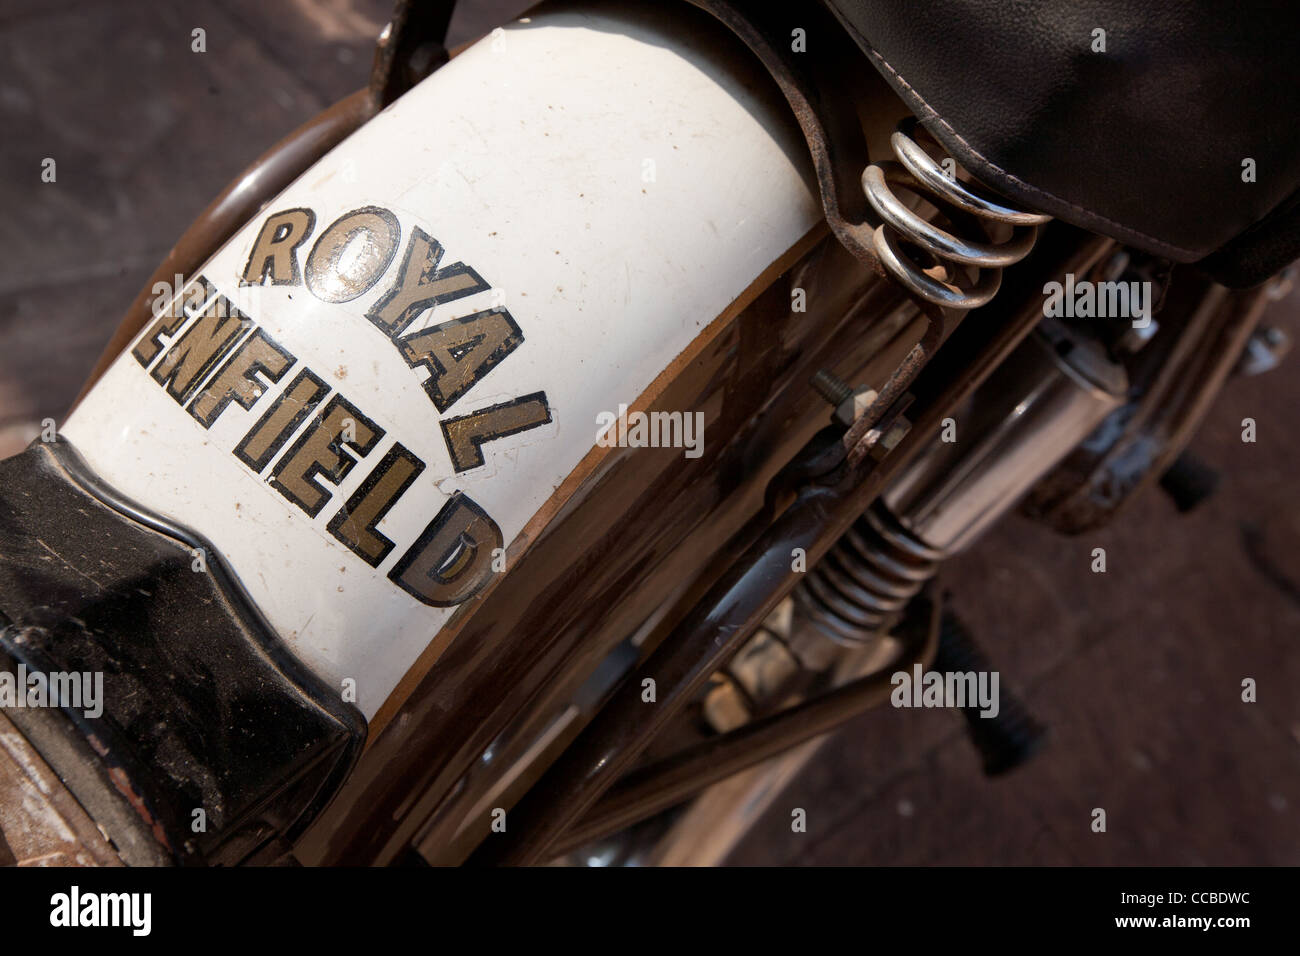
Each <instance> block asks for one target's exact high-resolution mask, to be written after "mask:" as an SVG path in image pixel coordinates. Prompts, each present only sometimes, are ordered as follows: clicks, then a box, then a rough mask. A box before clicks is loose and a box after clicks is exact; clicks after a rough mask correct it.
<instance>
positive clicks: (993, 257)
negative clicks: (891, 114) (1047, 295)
mask: <svg viewBox="0 0 1300 956" xmlns="http://www.w3.org/2000/svg"><path fill="white" fill-rule="evenodd" d="M917 129H918V124H917V122H916V119H915V117H909V118H908V119H905V120H903V121H902V122H901V123H899V124H898V128H897V129H896V130H895V131H894V133H893V135H892V136H891V137H890V145H891V146H892V147H893V150H894V155H895V156H897V157H898V162H892V161H885V162H880V163H873V164H872V165H870V166H868V167H867V168H866V169H865V170H863V172H862V189H863V191H864V192H865V193H866V196H867V201H868V202H869V203H870V204H871V207H872V208H873V209H874V210H875V211H876V213H877V215H879V216H880V218H881V219H883V220H884V222H883V223H882V224H881V225H879V226H877V227H876V229H875V232H874V233H873V234H872V246H873V248H874V250H875V253H876V255H877V256H878V257H879V258H880V262H881V264H882V265H883V266H884V267H885V269H886V270H887V271H888V272H889V273H890V274H891V275H893V276H894V277H895V278H896V279H898V281H899V282H901V283H902V284H903V285H904V286H905V287H906V288H907V289H908V290H910V291H911V292H913V293H915V294H916V295H918V296H920V297H921V298H922V299H925V300H926V301H927V302H933V303H935V304H936V305H940V306H946V307H949V308H954V309H963V310H965V309H973V308H976V307H977V306H981V305H983V304H984V303H986V302H988V301H989V300H990V299H991V298H993V296H994V295H996V294H997V291H998V287H999V286H1000V285H1001V283H1002V270H1003V269H1004V268H1006V267H1007V266H1009V265H1012V264H1013V263H1016V262H1019V261H1020V260H1021V259H1023V258H1024V257H1025V256H1026V255H1028V254H1029V250H1030V249H1031V248H1033V245H1034V240H1035V239H1036V238H1037V236H1038V228H1037V227H1038V226H1039V225H1041V224H1043V223H1045V222H1048V221H1050V220H1051V218H1052V217H1051V216H1045V215H1043V214H1041V213H1036V212H1030V211H1028V210H1024V209H1019V208H1017V207H1015V206H1012V205H1010V204H1009V203H1008V202H1007V201H1006V200H1005V199H1003V198H1001V197H1000V196H996V195H994V194H993V193H992V192H989V191H988V190H985V189H981V188H979V187H978V186H975V185H973V184H971V183H967V182H963V181H961V180H959V179H957V178H956V176H954V175H950V174H949V173H947V172H945V171H944V169H943V168H942V166H940V164H939V163H938V162H937V161H936V160H935V159H934V157H932V156H931V155H930V154H929V153H928V152H927V151H926V150H925V149H924V148H923V147H922V146H921V145H920V144H918V143H917V141H916V139H915V138H914V134H915V133H916V131H917ZM891 184H892V185H893V186H901V187H904V188H905V189H907V190H908V191H910V192H912V193H914V194H915V195H917V196H919V197H920V198H922V199H924V200H926V201H927V202H929V203H930V204H931V205H933V206H935V208H937V209H939V210H940V212H941V213H942V214H943V216H944V218H946V219H947V220H948V221H949V222H950V223H952V225H953V227H954V228H956V227H959V226H961V227H964V226H966V225H969V226H971V228H972V229H974V230H977V231H978V232H979V233H981V234H982V235H981V238H980V239H968V238H964V237H962V236H959V235H956V234H955V233H953V232H949V231H946V230H944V229H942V228H940V227H939V226H936V225H935V224H934V223H933V222H930V221H929V220H927V219H925V218H923V217H922V216H920V215H918V214H917V213H916V212H914V211H913V210H912V209H911V208H910V207H909V206H908V205H907V203H905V202H904V201H903V200H902V199H900V198H899V197H898V196H897V195H896V194H895V191H894V189H893V188H892V186H891ZM987 224H1004V225H1005V226H1010V227H1011V235H1010V238H1008V239H1006V240H1005V241H1001V242H999V241H994V239H993V238H992V235H991V234H990V229H989V226H988V225H987ZM1002 231H1003V232H1005V231H1006V230H1005V229H1003V230H1002ZM904 240H905V241H907V242H909V243H911V244H912V245H914V246H916V247H919V248H920V250H921V251H923V252H924V253H927V254H928V256H929V257H930V258H931V259H932V260H933V261H932V262H931V263H930V264H929V265H928V266H924V267H923V266H921V265H919V264H918V263H917V262H916V260H915V259H914V258H913V257H912V255H911V254H909V253H908V252H907V251H905V250H904V248H903V241H904ZM950 264H951V265H955V266H956V267H957V268H956V269H954V268H950ZM963 266H974V267H975V268H976V269H977V270H978V273H977V277H976V278H975V279H974V282H973V284H972V283H967V285H969V288H962V287H960V286H959V285H958V284H957V281H956V280H957V277H958V274H959V273H960V272H961V271H964V270H962V269H961V267H963ZM941 274H942V275H944V277H943V278H940V275H941Z"/></svg>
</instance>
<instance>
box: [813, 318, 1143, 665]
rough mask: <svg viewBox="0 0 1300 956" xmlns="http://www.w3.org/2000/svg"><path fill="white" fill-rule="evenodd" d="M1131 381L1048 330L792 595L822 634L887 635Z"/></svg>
mask: <svg viewBox="0 0 1300 956" xmlns="http://www.w3.org/2000/svg"><path fill="white" fill-rule="evenodd" d="M1127 390H1128V377H1127V375H1126V374H1125V372H1124V369H1123V367H1122V366H1120V365H1118V364H1116V363H1115V362H1113V361H1112V360H1111V359H1110V358H1109V357H1108V356H1107V354H1106V352H1105V350H1104V349H1103V348H1102V347H1101V346H1100V345H1099V344H1098V343H1097V342H1096V341H1095V340H1093V339H1090V338H1086V337H1084V336H1082V335H1079V334H1078V333H1077V332H1075V331H1073V330H1072V329H1070V328H1068V327H1067V326H1065V325H1063V324H1061V323H1059V322H1057V321H1055V320H1053V319H1044V320H1043V321H1042V322H1041V323H1040V324H1039V326H1038V328H1037V329H1035V330H1034V332H1033V333H1031V334H1030V335H1029V336H1028V337H1027V338H1026V339H1025V341H1024V342H1022V343H1021V344H1020V345H1019V346H1018V347H1017V348H1016V349H1015V351H1013V352H1012V353H1011V354H1010V355H1009V356H1008V357H1007V358H1006V360H1005V361H1004V362H1003V363H1002V364H1001V365H1000V366H998V368H997V369H996V370H995V371H994V373H993V374H992V375H990V376H989V378H988V379H987V380H986V381H985V382H984V383H983V384H982V385H981V386H980V387H979V388H978V389H976V391H975V393H974V395H972V396H971V398H970V403H969V405H968V406H966V407H965V408H964V409H963V410H961V411H959V412H958V413H957V414H956V416H955V419H954V427H955V430H956V434H955V436H954V437H955V441H943V440H941V437H940V436H936V437H935V440H934V441H933V443H932V444H931V445H930V446H929V447H927V448H926V449H925V450H924V451H922V452H921V453H920V454H918V455H917V456H916V457H915V458H914V459H913V460H912V461H910V462H909V463H908V464H906V465H905V466H904V467H903V469H902V471H901V472H900V473H899V474H898V475H897V476H896V477H895V478H894V480H893V481H892V482H891V483H890V485H889V487H888V488H886V489H885V493H884V494H883V495H882V496H881V497H880V498H879V499H878V500H877V501H876V502H875V504H873V505H872V506H871V508H870V509H868V511H867V512H866V514H864V515H863V516H862V517H861V518H860V519H858V521H857V522H856V523H855V524H854V526H853V527H852V529H850V531H849V532H848V533H847V534H845V535H844V537H842V538H841V539H840V540H839V541H838V542H836V544H835V546H834V547H833V548H832V549H831V550H830V551H829V552H828V553H827V554H826V556H825V557H823V558H822V560H821V561H819V562H818V563H817V564H816V565H815V566H813V567H812V568H810V569H809V570H808V572H807V574H806V575H805V576H804V579H803V580H802V581H801V582H800V584H799V586H798V587H797V588H796V589H795V592H794V595H795V602H796V607H797V608H799V609H800V611H801V613H802V614H804V615H806V616H807V617H808V618H809V619H811V622H812V623H813V624H814V625H815V626H816V627H817V629H818V630H820V631H821V632H822V633H823V634H825V635H826V636H828V637H830V638H831V639H832V640H836V641H839V642H846V641H847V642H861V641H864V640H868V639H870V638H871V637H873V636H874V635H875V634H877V633H879V632H881V631H882V630H883V629H885V628H886V627H887V626H888V625H889V624H890V623H891V622H892V619H893V618H894V616H895V615H896V614H897V613H898V612H900V611H902V609H903V607H904V606H905V605H906V604H907V602H908V601H909V600H910V599H911V598H912V596H913V595H915V594H916V592H917V591H919V590H920V589H921V588H922V586H924V584H925V582H926V581H928V580H929V579H930V577H931V576H932V575H933V574H934V573H935V572H936V571H937V570H938V567H939V563H940V562H941V561H942V560H943V559H944V558H946V557H948V556H949V555H952V554H955V553H956V552H958V551H961V550H963V549H964V548H966V547H967V546H968V545H969V544H971V543H972V542H973V541H974V540H975V539H976V538H977V537H979V535H980V534H982V533H983V532H984V531H985V530H986V529H987V528H989V527H990V526H991V525H992V524H993V523H994V522H996V521H997V520H998V519H999V518H1000V517H1002V515H1004V514H1005V513H1006V512H1007V511H1008V510H1010V509H1011V508H1012V507H1013V506H1014V505H1015V504H1016V502H1017V501H1018V500H1019V499H1020V498H1021V496H1022V495H1024V494H1025V492H1027V491H1028V490H1029V489H1030V488H1031V487H1032V486H1033V485H1034V484H1035V483H1036V482H1037V481H1038V479H1039V478H1041V477H1042V476H1043V475H1044V474H1046V473H1047V472H1048V471H1049V470H1050V469H1051V468H1052V467H1054V466H1055V465H1056V464H1057V462H1059V461H1060V460H1061V459H1063V458H1064V457H1065V456H1066V455H1067V454H1069V453H1070V451H1071V450H1072V449H1074V448H1075V446H1077V445H1078V444H1079V443H1080V442H1082V441H1083V440H1084V439H1086V438H1087V437H1088V435H1090V434H1091V433H1092V431H1093V430H1094V429H1095V428H1096V427H1097V426H1098V425H1099V424H1100V423H1101V422H1102V420H1103V419H1104V418H1105V417H1106V416H1107V415H1109V414H1110V413H1111V412H1112V411H1114V410H1115V409H1116V408H1118V407H1119V406H1120V405H1121V404H1122V403H1123V402H1124V399H1125V393H1126V392H1127Z"/></svg>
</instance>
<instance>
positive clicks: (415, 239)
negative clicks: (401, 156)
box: [132, 206, 551, 607]
mask: <svg viewBox="0 0 1300 956" xmlns="http://www.w3.org/2000/svg"><path fill="white" fill-rule="evenodd" d="M315 227H316V216H315V214H314V213H313V212H312V211H311V210H310V209H303V208H294V209H285V210H282V211H280V212H276V213H273V214H272V215H270V216H268V217H267V218H266V220H265V222H264V223H263V224H262V228H261V231H260V232H259V233H258V236H257V238H256V240H255V241H254V243H253V246H252V251H251V252H250V254H249V257H248V260H247V263H246V265H245V266H244V269H243V273H242V275H241V277H240V286H241V287H242V286H266V285H270V286H302V287H304V288H305V289H306V290H307V292H308V293H310V294H311V295H313V296H315V298H317V299H319V300H320V301H321V302H322V303H325V304H327V305H337V304H339V303H344V302H349V301H351V300H353V299H356V298H358V297H360V296H362V295H364V294H365V293H367V292H369V291H370V290H372V289H374V288H376V287H380V288H381V289H382V291H381V292H380V294H379V295H378V297H377V298H376V299H375V301H374V304H373V305H372V306H371V307H370V308H369V309H368V310H367V311H366V313H365V316H366V319H368V320H369V322H370V324H371V325H372V326H373V329H374V332H375V335H376V336H380V337H382V339H383V340H384V341H386V342H388V343H389V344H390V345H391V347H392V348H394V349H395V350H396V351H397V353H398V355H400V356H401V358H402V359H403V361H404V362H405V363H406V364H407V365H408V366H409V367H410V368H411V370H412V375H417V376H418V375H420V374H422V373H421V370H423V371H425V372H427V374H428V377H427V378H425V379H424V380H423V381H422V383H421V385H422V387H423V389H424V392H425V393H426V394H427V395H428V398H429V402H430V404H431V411H432V412H433V413H434V414H435V415H436V416H437V419H438V424H439V427H440V429H441V432H442V436H443V440H444V441H445V443H446V447H447V453H448V456H449V458H450V460H451V463H452V467H453V469H454V470H455V472H457V473H460V472H465V471H469V470H471V469H474V468H478V467H480V466H482V465H483V464H484V452H483V446H484V445H486V444H487V443H489V442H492V441H494V440H496V439H499V438H504V437H506V436H508V435H514V434H518V433H519V432H523V431H527V430H529V429H533V428H536V427H538V426H540V425H545V424H547V423H549V422H550V421H551V410H550V406H549V404H548V402H547V399H546V393H545V392H540V391H539V392H534V393H532V394H528V395H521V396H519V397H517V398H512V399H509V400H507V401H503V402H499V403H497V404H494V405H491V406H489V407H487V408H480V409H478V410H476V411H473V412H470V413H467V414H463V415H457V414H455V406H456V403H457V402H458V401H459V400H460V399H461V398H462V396H464V395H465V394H466V393H468V392H469V391H470V389H472V388H473V387H474V386H475V385H476V384H477V383H478V382H479V381H480V380H482V379H483V378H484V377H485V376H487V375H489V374H490V373H491V372H492V371H493V369H495V368H496V367H497V366H498V365H500V364H501V363H502V362H503V361H504V360H505V359H507V358H508V357H509V356H510V354H511V353H512V352H513V351H514V350H515V349H517V348H518V347H519V345H520V344H521V343H522V342H523V341H524V333H523V331H522V329H521V328H520V326H519V323H518V322H516V321H515V319H514V317H513V316H512V315H511V314H510V313H509V312H508V311H507V310H506V309H504V308H499V307H497V308H489V309H485V310H482V311H479V312H474V313H473V314H470V315H465V316H461V317H459V318H453V319H449V320H447V321H444V322H440V323H437V324H435V325H432V326H429V327H427V328H421V329H418V330H415V331H411V328H412V326H413V324H414V323H415V320H416V319H417V318H418V317H419V316H420V315H422V314H423V313H425V312H426V311H428V310H429V309H432V308H434V307H435V306H438V305H441V304H444V303H448V302H453V301H455V300H457V299H462V298H465V297H467V296H470V295H473V294H475V293H478V292H483V291H486V290H488V289H490V286H489V285H488V283H487V282H486V281H485V280H484V279H483V277H482V276H480V275H479V274H478V272H476V271H475V270H474V269H473V268H472V267H470V266H468V265H466V264H465V263H463V262H452V263H444V262H443V259H444V250H443V247H442V245H441V244H440V243H439V242H438V241H437V240H436V239H435V238H434V237H433V236H431V235H429V234H428V233H427V232H425V231H424V230H423V229H421V228H419V227H418V226H414V227H412V229H411V230H410V235H409V238H408V239H407V241H406V245H405V248H404V249H401V250H400V251H401V254H400V256H399V255H398V253H399V247H400V244H401V233H402V229H401V224H400V223H399V221H398V218H397V216H396V215H394V214H393V213H392V212H391V211H389V210H387V209H383V208H380V207H378V206H365V207H362V208H359V209H354V210H352V211H351V212H348V213H345V214H344V215H342V216H340V217H339V218H338V219H336V220H335V221H334V222H333V223H331V224H330V225H329V226H328V227H327V228H325V229H324V230H323V231H321V232H320V233H319V235H318V236H317V237H316V239H315V242H314V243H313V244H312V245H311V246H310V249H309V251H306V256H305V259H302V260H301V261H300V257H301V256H302V255H303V252H304V249H305V248H306V246H307V243H308V241H309V240H310V239H311V238H312V235H313V232H314V231H315ZM394 263H396V264H394ZM381 283H382V285H381ZM232 294H233V293H232ZM171 306H172V307H171V308H170V309H169V310H168V311H166V312H164V313H162V314H159V315H158V316H157V318H156V320H155V321H154V323H153V325H152V326H151V327H150V328H149V330H148V331H147V332H146V333H145V335H144V336H143V337H142V338H141V339H140V340H139V341H138V342H137V344H136V346H135V348H134V349H132V354H133V355H134V357H135V359H136V360H137V361H138V362H139V363H140V365H141V366H143V367H144V369H145V370H146V372H147V373H148V375H149V376H150V377H151V378H152V379H153V380H154V381H155V382H156V383H157V384H158V386H159V387H160V388H161V389H162V390H163V391H164V392H166V394H167V395H169V396H170V397H171V398H172V399H173V400H174V401H176V402H177V403H178V404H179V405H181V406H182V407H183V408H185V410H186V411H188V412H189V414H190V416H191V417H192V418H193V419H194V420H195V422H197V423H198V425H199V426H200V427H202V428H204V429H210V428H211V427H212V426H213V425H214V424H215V423H216V422H217V421H218V419H219V418H220V417H221V416H222V414H223V413H224V412H225V411H226V410H227V409H228V408H229V407H230V405H231V404H232V403H234V404H238V405H239V406H240V407H242V408H244V409H246V410H248V411H252V412H255V413H259V414H258V417H257V419H256V422H255V424H254V425H253V426H252V427H251V428H250V429H249V430H248V431H247V432H246V433H245V434H244V435H243V437H242V438H241V439H240V440H239V441H238V443H237V444H236V445H235V447H234V449H233V450H232V454H233V455H234V456H235V458H237V459H238V460H239V461H240V462H242V463H243V464H244V465H245V466H246V467H247V468H248V469H249V470H250V471H252V472H253V473H254V474H256V475H258V476H259V477H262V478H263V479H264V480H266V481H267V483H268V484H269V485H270V487H271V488H273V489H275V491H277V492H279V493H280V494H281V495H282V496H283V497H284V498H285V499H286V500H288V501H289V502H291V503H292V504H293V505H295V506H296V507H297V508H299V509H301V510H302V511H303V512H304V513H305V514H306V515H308V516H309V517H311V518H315V517H317V516H318V515H320V514H321V513H322V512H325V511H327V510H328V511H329V513H330V518H329V520H328V522H327V524H326V528H327V530H328V532H329V534H331V535H333V536H334V537H335V538H336V539H337V540H339V541H340V542H342V543H343V544H344V545H345V546H347V548H348V549H349V550H351V551H352V552H353V553H354V554H355V555H357V556H358V557H359V558H360V559H361V560H363V561H365V562H366V563H367V564H368V565H370V566H371V567H378V566H379V565H380V564H381V563H382V562H383V561H384V560H385V558H387V557H388V555H389V554H390V553H391V552H392V551H393V549H394V548H395V547H397V542H394V541H392V540H390V539H389V538H387V537H386V536H384V535H383V534H381V533H380V532H379V530H378V524H379V522H380V521H382V520H383V518H384V516H385V515H386V514H387V513H388V512H389V510H390V509H391V508H392V507H393V506H394V505H395V504H396V503H397V501H398V500H399V498H400V497H401V496H402V494H403V493H404V492H405V491H406V490H407V489H408V488H409V487H410V486H411V484H412V483H413V482H414V481H415V480H416V478H417V477H419V475H420V474H421V473H422V472H423V471H424V470H425V468H426V463H425V462H424V461H422V460H420V458H418V457H417V456H416V455H415V454H414V453H413V452H412V451H410V450H409V449H408V448H407V447H405V446H404V445H403V444H402V443H401V442H400V441H399V442H395V443H394V444H393V445H392V446H391V448H390V449H389V450H388V451H387V452H386V453H384V454H383V455H382V456H377V455H375V451H376V449H377V448H378V446H379V444H380V441H381V440H382V439H383V438H384V435H385V429H384V428H382V427H381V426H380V425H378V424H377V423H376V422H375V421H374V420H373V419H372V418H371V417H370V416H368V415H367V414H366V413H365V412H364V411H363V410H362V409H360V408H358V407H357V406H355V405H354V404H353V403H352V402H350V401H349V400H348V398H347V397H346V396H345V395H343V394H342V393H341V392H338V391H335V390H334V389H333V388H332V387H331V386H330V385H329V384H327V382H326V380H325V377H324V376H322V375H320V374H318V373H317V372H316V371H313V370H312V369H311V368H309V367H307V365H306V363H304V362H301V361H299V360H298V359H297V358H296V357H295V356H294V355H293V354H292V353H291V352H290V351H289V349H287V348H286V347H285V346H284V345H282V344H281V343H279V342H277V341H276V340H275V339H274V338H272V336H271V335H270V334H269V333H268V332H267V331H266V329H264V328H262V327H260V326H259V325H258V323H257V322H256V321H255V319H254V318H253V317H251V316H249V315H248V314H246V312H245V311H244V310H241V309H240V308H239V307H238V306H237V305H236V304H235V303H234V302H232V301H231V300H230V299H229V298H227V297H226V296H225V295H222V294H221V293H220V292H219V291H218V290H217V289H216V287H215V286H214V285H213V284H212V282H211V281H210V280H209V279H208V278H206V277H205V276H202V275H200V276H198V277H196V278H195V279H194V280H193V281H192V282H191V283H190V284H189V285H188V286H186V288H185V289H184V290H183V291H182V292H181V294H180V295H179V296H177V297H176V298H175V299H174V300H173V302H172V303H171ZM164 342H165V343H166V344H164ZM267 382H269V383H270V387H269V388H268V387H266V385H265V383H267ZM304 423H305V424H306V427H305V428H304V427H303V426H304ZM295 435H296V436H297V437H296V438H294V440H293V441H292V443H290V439H291V438H293V437H294V436H295ZM375 458H378V460H377V461H375V460H374V459H375ZM358 467H368V468H369V472H368V474H367V475H366V477H365V479H364V480H363V481H362V482H361V485H360V486H359V487H358V488H357V490H356V491H355V492H354V493H353V494H352V495H351V496H350V497H348V499H347V500H346V501H343V500H341V496H340V495H339V493H338V487H339V485H340V484H342V482H343V481H344V479H345V478H346V477H347V476H348V475H349V474H351V472H352V471H353V469H355V468H358ZM501 546H502V534H501V530H500V528H499V527H498V525H497V523H496V522H495V521H494V520H493V519H492V518H491V517H490V516H489V515H488V514H487V513H486V512H485V511H484V510H483V509H482V508H481V507H480V506H479V505H478V504H477V503H475V502H474V501H473V500H472V499H471V498H470V497H469V496H468V495H466V494H464V493H463V492H456V493H455V494H453V495H452V497H451V498H450V500H448V501H447V502H446V504H445V505H444V506H443V507H442V509H441V510H440V511H439V512H438V513H437V514H436V515H435V516H434V517H433V518H432V520H430V521H429V523H428V525H427V526H426V527H425V528H424V530H423V531H422V532H421V533H419V534H418V535H416V536H414V540H413V541H412V542H409V543H408V545H407V548H406V550H405V551H404V552H403V553H402V555H401V557H400V558H398V560H397V561H396V563H395V564H394V565H393V568H392V570H391V571H390V572H389V574H388V577H389V578H390V579H391V580H392V581H393V583H394V584H396V585H397V586H398V587H400V588H402V589H403V590H405V591H407V592H408V593H409V594H411V595H413V596H414V597H416V598H417V599H419V600H420V601H422V602H424V603H425V604H429V605H432V606H435V607H448V606H451V605H455V604H459V603H461V602H463V601H465V600H467V599H469V598H470V597H472V596H473V595H474V594H476V593H477V592H478V591H479V590H481V589H482V587H483V586H484V585H485V584H486V583H487V581H488V579H489V577H490V575H491V573H492V567H491V564H492V559H493V552H494V551H496V550H497V549H499V548H501Z"/></svg>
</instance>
